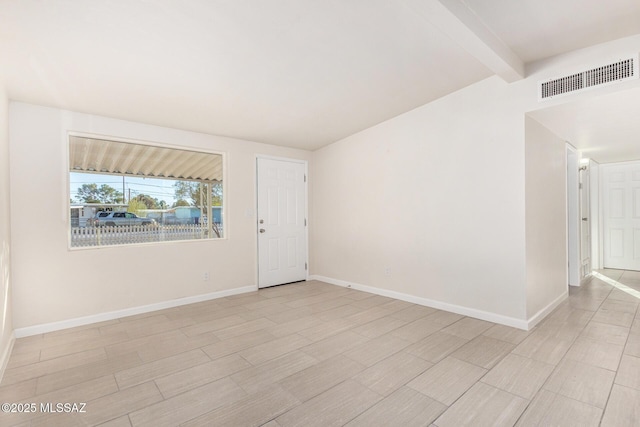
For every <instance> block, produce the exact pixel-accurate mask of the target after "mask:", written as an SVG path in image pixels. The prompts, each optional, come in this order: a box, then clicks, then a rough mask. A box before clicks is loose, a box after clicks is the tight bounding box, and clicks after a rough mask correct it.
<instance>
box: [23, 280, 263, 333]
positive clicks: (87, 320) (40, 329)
mask: <svg viewBox="0 0 640 427" xmlns="http://www.w3.org/2000/svg"><path fill="white" fill-rule="evenodd" d="M257 290H258V287H257V286H244V287H242V288H234V289H228V290H225V291H218V292H211V293H208V294H202V295H195V296H191V297H185V298H179V299H174V300H169V301H163V302H158V303H155V304H149V305H142V306H138V307H131V308H125V309H123V310H116V311H109V312H106V313H100V314H93V315H91V316H85V317H76V318H75V319H68V320H61V321H59V322H52V323H45V324H42V325H35V326H27V327H26V328H18V329H16V330H15V331H14V334H15V336H16V338H23V337H29V336H32V335H38V334H45V333H47V332H53V331H59V330H62V329H68V328H74V327H76V326H83V325H90V324H92V323H97V322H104V321H107V320H113V319H119V318H121V317H127V316H133V315H136V314H142V313H149V312H151V311H157V310H163V309H165V308H173V307H178V306H181V305H187V304H194V303H197V302H202V301H209V300H212V299H218V298H222V297H227V296H231V295H238V294H243V293H246V292H254V291H257Z"/></svg>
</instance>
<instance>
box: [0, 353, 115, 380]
mask: <svg viewBox="0 0 640 427" xmlns="http://www.w3.org/2000/svg"><path fill="white" fill-rule="evenodd" d="M91 350H96V349H91ZM83 351H90V350H83ZM78 353H82V351H79V352H78ZM78 353H72V354H69V355H64V356H59V357H56V358H54V359H47V360H44V361H42V362H33V363H30V364H27V365H22V366H18V367H15V368H11V369H7V370H5V372H4V375H3V382H4V380H5V379H6V378H7V377H8V376H10V374H11V373H12V372H11V371H13V370H15V369H21V368H25V367H27V366H31V365H35V364H38V363H46V362H49V361H53V360H56V359H59V358H62V357H67V356H71V355H73V354H78ZM104 355H105V357H104V359H100V360H90V361H87V362H86V363H80V364H78V365H74V366H70V367H65V368H63V369H61V370H60V369H57V370H55V371H53V372H45V373H43V374H41V375H37V376H34V377H29V378H25V379H22V380H20V381H18V382H17V383H20V382H23V381H28V380H33V379H38V378H41V377H44V376H47V375H51V374H54V373H57V372H60V371H65V370H67V369H75V368H80V367H82V366H85V365H91V364H92V363H96V362H104V361H105V360H108V359H109V355H108V354H107V353H106V350H105V352H104ZM17 383H12V384H2V383H0V386H5V385H7V386H8V385H13V384H17Z"/></svg>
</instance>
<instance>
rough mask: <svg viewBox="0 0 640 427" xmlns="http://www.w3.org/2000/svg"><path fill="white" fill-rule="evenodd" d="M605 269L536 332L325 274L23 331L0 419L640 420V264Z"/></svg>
mask: <svg viewBox="0 0 640 427" xmlns="http://www.w3.org/2000/svg"><path fill="white" fill-rule="evenodd" d="M600 273H601V274H602V275H600V276H597V277H594V278H593V279H592V280H591V281H590V282H589V283H588V284H586V285H584V286H582V287H580V288H572V289H571V290H570V296H569V298H568V299H567V300H566V301H565V302H564V303H563V304H562V305H561V306H560V307H558V308H557V309H556V310H555V311H554V312H553V313H552V314H551V315H549V316H548V317H547V318H546V319H545V320H544V321H543V322H542V323H541V324H540V325H538V327H536V328H535V329H533V330H532V331H528V332H526V331H521V330H517V329H513V328H509V327H505V326H500V325H496V324H493V323H490V322H485V321H481V320H476V319H471V318H468V317H464V316H460V315H457V314H453V313H447V312H444V311H440V310H435V309H432V308H428V307H422V306H419V305H414V304H410V303H407V302H403V301H397V300H393V299H391V298H385V297H381V296H376V295H372V294H368V293H365V292H359V291H355V290H352V289H347V288H340V287H336V286H332V285H328V284H325V283H321V282H314V281H311V282H306V283H299V284H291V285H286V286H280V287H274V288H269V289H263V290H260V291H258V292H252V293H248V294H242V295H237V296H234V297H227V298H222V299H218V300H214V301H208V302H203V303H198V304H192V305H189V306H183V307H177V308H173V309H168V310H162V311H157V312H153V313H147V314H144V315H139V316H133V317H128V318H122V319H119V320H114V321H109V322H104V323H100V324H94V325H88V326H84V327H80V328H74V329H68V330H64V331H58V332H54V333H48V334H44V335H38V336H33V337H28V338H22V339H18V340H17V341H16V343H15V346H14V349H13V353H12V355H11V358H10V360H9V365H8V368H7V370H6V371H5V374H4V378H3V380H2V383H0V402H11V403H17V404H30V403H35V404H36V409H37V410H36V412H32V413H20V414H16V413H0V425H2V426H13V425H17V426H65V427H66V426H93V425H100V426H134V427H137V426H154V427H160V426H178V425H180V426H217V425H219V426H239V427H244V426H269V427H277V426H305V427H306V426H323V427H324V426H342V425H347V426H367V427H370V426H403V427H407V426H430V425H433V426H438V427H446V426H463V425H472V426H513V425H518V426H551V425H558V426H570V425H577V426H590V425H593V426H597V425H602V426H627V425H628V426H638V425H640V311H639V310H638V305H639V303H640V273H638V272H628V271H617V270H605V271H601V272H600ZM47 403H49V404H51V405H52V406H49V408H56V406H55V404H56V403H86V406H85V407H84V410H85V411H86V412H84V413H65V412H60V413H52V412H45V413H43V412H42V407H41V404H45V408H46V404H47ZM63 410H64V406H63Z"/></svg>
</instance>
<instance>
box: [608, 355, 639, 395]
mask: <svg viewBox="0 0 640 427" xmlns="http://www.w3.org/2000/svg"><path fill="white" fill-rule="evenodd" d="M624 356H627V357H631V358H633V359H638V362H640V357H638V356H633V355H630V354H624V353H622V355H621V356H620V361H619V363H618V369H616V372H615V373H616V374H615V376H614V377H613V384H615V385H619V386H622V387H626V388H631V389H633V390H637V391H638V392H640V385H639V386H638V388H635V387H630V386H628V385H624V384H620V383H617V382H616V379H617V378H618V371H619V370H620V365H621V364H622V358H623V357H624ZM639 366H640V365H639ZM612 388H613V387H612Z"/></svg>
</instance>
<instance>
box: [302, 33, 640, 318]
mask: <svg viewBox="0 0 640 427" xmlns="http://www.w3.org/2000/svg"><path fill="white" fill-rule="evenodd" d="M638 50H640V36H634V37H629V38H627V39H621V40H617V41H615V42H612V43H608V44H603V45H598V46H595V47H593V48H589V49H583V50H580V51H576V52H571V53H569V54H567V55H564V56H559V57H555V58H552V59H549V60H545V61H544V62H541V63H538V64H533V65H532V66H530V67H528V73H529V75H528V77H527V78H526V79H523V80H521V81H519V82H516V83H512V84H507V83H505V82H503V81H502V80H500V79H499V78H497V77H492V78H489V79H486V80H484V81H482V82H479V83H476V84H474V85H471V86H469V87H467V88H464V89H462V90H460V91H458V92H456V93H453V94H451V95H448V96H446V97H443V98H441V99H439V100H437V101H435V102H432V103H430V104H428V105H424V106H422V107H419V108H417V109H415V110H413V111H410V112H408V113H405V114H402V115H400V116H398V117H396V118H393V119H391V120H389V121H387V122H384V123H381V124H379V125H377V126H374V127H372V128H370V129H367V130H365V131H362V132H359V133H357V134H355V135H352V136H350V137H348V138H345V139H343V140H341V141H338V142H336V143H334V144H332V145H330V146H327V147H325V148H322V149H320V150H318V151H316V152H314V155H313V166H314V174H313V178H314V182H313V185H312V189H311V196H312V201H313V213H312V219H313V222H312V228H311V231H312V235H311V241H312V248H313V252H312V258H311V272H312V274H313V275H314V276H315V277H318V278H325V279H328V280H331V281H333V282H334V283H341V284H345V285H347V284H352V285H359V286H366V287H370V289H371V290H373V291H375V292H379V293H382V294H387V295H395V296H399V297H406V299H410V300H413V301H415V302H421V303H424V304H426V305H433V306H438V307H443V308H444V307H446V308H447V309H449V310H452V311H458V312H461V313H464V314H468V315H472V316H476V317H480V318H484V319H489V320H494V321H497V322H501V323H505V324H510V325H513V326H518V327H522V328H527V327H529V326H530V325H532V324H534V323H535V322H536V321H537V320H539V319H537V318H536V313H544V312H546V311H548V310H550V309H552V308H553V307H554V306H555V305H556V304H557V303H558V298H562V297H561V296H560V294H559V293H558V292H557V291H559V288H557V286H559V285H558V283H557V282H556V281H555V280H556V278H557V277H558V274H559V270H558V268H559V267H558V263H559V259H561V260H562V262H565V260H566V256H565V255H564V254H559V253H558V254H557V257H559V258H557V257H555V256H554V257H552V256H549V257H547V256H542V254H541V253H540V252H541V251H542V247H543V246H544V245H546V244H548V243H549V242H551V243H552V244H553V247H554V249H557V246H556V244H557V242H558V241H559V239H562V238H564V237H566V236H558V235H557V234H558V233H560V232H561V230H560V227H559V224H558V223H557V222H556V220H557V219H558V218H562V219H563V220H564V217H565V208H564V206H565V205H564V204H563V205H562V206H560V204H559V203H558V200H559V199H558V197H559V196H560V191H563V189H564V186H565V183H560V181H559V175H557V174H556V172H557V170H555V169H554V167H555V166H553V165H555V161H556V160H557V158H556V155H557V153H556V152H555V151H554V150H555V147H554V149H553V150H551V151H549V152H547V153H546V154H545V156H546V157H545V158H544V159H539V160H540V161H543V160H544V162H547V161H549V162H550V163H548V164H542V165H541V166H542V168H541V169H540V170H539V172H538V174H539V176H542V175H543V174H544V173H547V172H551V173H554V174H555V175H554V176H553V183H554V185H558V186H560V187H559V188H554V189H552V190H551V191H552V193H553V194H554V197H555V199H554V202H553V203H552V205H550V206H549V207H550V208H551V209H553V211H549V212H547V211H544V212H542V211H538V208H539V207H540V206H542V205H541V204H540V203H538V202H540V201H539V200H538V201H537V202H536V201H535V200H531V204H530V206H529V208H530V209H529V210H528V213H529V218H528V219H525V194H526V191H525V181H526V176H525V155H526V153H525V140H526V132H525V114H526V113H528V112H530V111H534V110H538V109H543V108H546V107H551V106H554V105H558V104H563V103H567V102H573V101H579V100H582V99H585V98H590V97H593V96H600V95H603V94H606V93H608V92H614V91H618V90H624V89H628V88H634V87H638V86H639V81H637V80H636V81H631V82H626V83H622V84H618V85H612V86H609V87H603V88H597V89H593V90H590V91H585V92H584V93H580V94H573V95H569V96H565V97H557V98H556V99H553V100H548V101H545V102H544V103H541V102H539V101H538V97H537V85H538V82H539V81H541V80H548V79H550V78H555V77H559V76H563V75H565V74H569V73H573V72H576V71H581V70H583V69H585V68H586V67H591V66H598V65H602V64H606V63H608V62H610V61H612V60H617V58H620V57H624V56H626V55H629V54H633V53H635V52H637V51H638ZM530 148H531V147H530ZM563 158H564V154H563ZM530 179H537V178H536V177H530ZM533 188H535V184H534V186H533V187H530V190H532V191H533ZM532 194H535V193H532ZM531 197H533V196H531ZM536 212H537V213H540V215H541V216H540V217H539V218H536V217H535V215H536V214H537V213H536ZM549 218H553V219H554V221H553V227H551V228H544V227H543V228H539V229H536V230H535V234H533V232H532V231H531V230H530V231H529V234H528V236H529V239H534V235H535V238H536V239H539V242H535V241H532V242H530V245H529V246H527V245H526V237H527V234H525V233H526V226H527V223H528V224H530V225H531V226H533V225H535V224H538V225H540V224H544V223H545V221H547V220H548V219H549ZM527 221H529V222H527ZM527 249H529V253H528V254H527ZM554 253H555V252H554ZM537 269H539V271H540V273H537V271H538V270H537ZM386 272H388V273H389V274H385V273H386ZM536 274H540V275H541V276H542V277H553V280H554V281H553V282H552V283H551V284H549V283H546V282H544V279H543V278H542V277H541V278H540V280H538V278H537V277H536ZM529 299H531V301H529Z"/></svg>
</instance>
